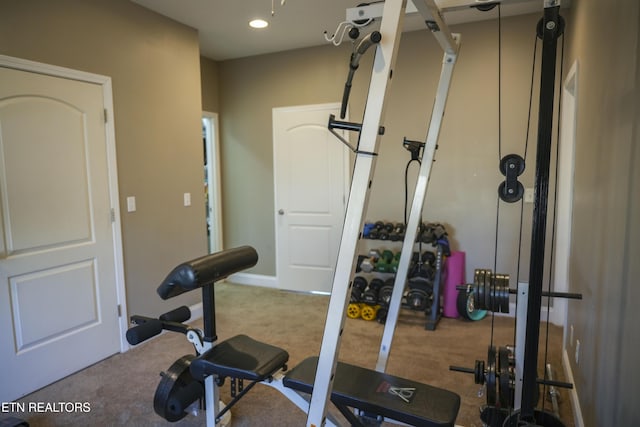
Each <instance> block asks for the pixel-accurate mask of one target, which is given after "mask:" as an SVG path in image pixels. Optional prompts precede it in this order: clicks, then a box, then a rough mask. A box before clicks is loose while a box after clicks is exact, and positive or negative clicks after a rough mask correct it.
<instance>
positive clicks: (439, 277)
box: [356, 221, 446, 331]
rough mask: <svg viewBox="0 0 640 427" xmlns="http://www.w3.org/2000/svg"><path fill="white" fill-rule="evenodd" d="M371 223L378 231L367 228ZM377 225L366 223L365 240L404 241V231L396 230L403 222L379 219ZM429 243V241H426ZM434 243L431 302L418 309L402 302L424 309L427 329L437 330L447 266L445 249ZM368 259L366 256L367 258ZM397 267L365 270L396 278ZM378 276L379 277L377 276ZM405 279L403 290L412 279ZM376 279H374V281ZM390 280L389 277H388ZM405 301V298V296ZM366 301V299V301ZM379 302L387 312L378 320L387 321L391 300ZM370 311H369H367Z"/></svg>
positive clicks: (407, 307) (373, 273)
mask: <svg viewBox="0 0 640 427" xmlns="http://www.w3.org/2000/svg"><path fill="white" fill-rule="evenodd" d="M369 224H371V225H372V230H374V229H375V230H376V232H371V233H370V232H369V230H367V226H368V225H369ZM375 224H376V225H375V226H373V224H372V223H367V224H365V231H364V232H363V241H375V242H376V243H377V242H389V243H391V244H395V243H397V242H400V243H401V242H402V241H403V240H404V232H403V231H402V232H401V233H397V232H395V231H394V230H397V229H398V228H401V227H400V226H401V224H395V225H394V224H392V223H382V222H381V221H378V222H376V223H375ZM425 244H428V243H425ZM432 244H433V245H434V246H435V251H434V252H432V253H433V254H434V259H435V261H434V263H433V264H434V265H433V267H434V276H433V281H432V292H431V304H430V305H429V306H428V307H426V308H424V309H422V308H418V309H416V307H415V306H412V305H410V304H405V303H404V302H403V304H401V308H406V309H411V310H412V311H417V310H420V311H424V313H425V315H426V317H427V320H426V323H425V329H427V330H431V331H432V330H435V328H436V326H437V323H438V321H439V320H440V317H441V304H440V300H441V298H440V291H441V287H442V282H443V278H444V274H443V273H444V271H443V270H444V266H445V255H446V254H445V251H444V250H443V248H442V246H441V245H440V244H435V242H432ZM412 255H413V251H412ZM360 258H361V259H360V260H359V261H358V265H357V268H356V273H359V274H362V271H359V267H360V265H361V261H362V260H363V259H362V258H364V256H361V257H360ZM365 259H366V258H365ZM397 261H398V264H399V259H398V260H397ZM397 267H398V265H396V269H395V270H396V271H393V272H390V271H380V270H378V269H376V268H372V271H368V272H367V271H365V273H366V274H370V275H373V276H376V275H389V276H390V277H391V279H394V278H395V276H396V272H397ZM406 273H407V272H406V271H405V274H404V275H405V276H407V274H406ZM376 278H377V277H376ZM404 279H405V280H404V281H402V279H401V280H400V281H398V282H402V286H403V292H404V290H405V288H406V287H407V286H406V283H407V281H408V280H409V279H410V278H409V277H405V278H404ZM373 280H375V278H374V279H372V281H373ZM388 280H389V279H388ZM395 282H396V281H395V280H394V284H393V285H392V286H394V287H395V285H396V283H395ZM388 297H391V295H388ZM403 301H404V298H403ZM365 303H366V301H365ZM377 303H378V304H380V305H382V307H381V308H380V309H381V310H385V312H383V313H380V312H379V314H378V315H377V319H378V321H380V322H381V323H385V321H386V312H388V310H389V306H390V301H388V298H387V300H386V301H384V302H382V301H380V298H379V299H378V301H377ZM367 313H368V312H367ZM367 320H372V319H371V318H369V316H367Z"/></svg>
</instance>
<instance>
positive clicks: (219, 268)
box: [158, 246, 258, 300]
mask: <svg viewBox="0 0 640 427" xmlns="http://www.w3.org/2000/svg"><path fill="white" fill-rule="evenodd" d="M257 262H258V253H257V252H256V250H255V249H254V248H252V247H251V246H241V247H238V248H233V249H227V250H224V251H220V252H216V253H213V254H210V255H205V256H203V257H201V258H197V259H194V260H192V261H188V262H185V263H182V264H180V265H179V266H177V267H176V268H174V269H173V271H171V273H169V275H168V276H167V277H166V278H165V279H164V281H163V282H162V283H161V284H160V286H158V295H160V298H162V299H165V300H166V299H169V298H173V297H175V296H177V295H180V294H183V293H185V292H189V291H192V290H194V289H198V288H201V287H203V286H206V285H209V284H213V283H214V282H217V281H218V280H221V279H224V278H225V277H227V276H229V275H230V274H233V273H237V272H238V271H242V270H245V269H247V268H250V267H253V266H254V265H256V264H257Z"/></svg>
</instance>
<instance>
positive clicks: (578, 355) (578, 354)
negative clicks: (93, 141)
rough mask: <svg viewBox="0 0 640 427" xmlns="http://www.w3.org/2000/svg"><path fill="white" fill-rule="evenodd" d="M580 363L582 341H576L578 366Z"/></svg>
mask: <svg viewBox="0 0 640 427" xmlns="http://www.w3.org/2000/svg"><path fill="white" fill-rule="evenodd" d="M578 363H580V340H576V365H577V364H578Z"/></svg>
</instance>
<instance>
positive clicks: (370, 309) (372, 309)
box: [360, 305, 379, 320]
mask: <svg viewBox="0 0 640 427" xmlns="http://www.w3.org/2000/svg"><path fill="white" fill-rule="evenodd" d="M378 308H379V306H377V305H376V306H373V305H365V306H364V307H362V312H361V313H360V316H362V318H363V319H364V320H376V314H377V313H378Z"/></svg>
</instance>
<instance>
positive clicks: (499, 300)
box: [494, 274, 509, 313]
mask: <svg viewBox="0 0 640 427" xmlns="http://www.w3.org/2000/svg"><path fill="white" fill-rule="evenodd" d="M494 283H495V292H494V305H495V311H500V312H501V313H508V312H509V275H507V274H496V275H495V279H494Z"/></svg>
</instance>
